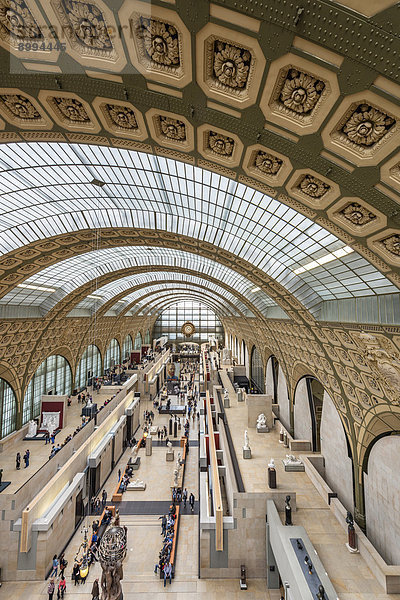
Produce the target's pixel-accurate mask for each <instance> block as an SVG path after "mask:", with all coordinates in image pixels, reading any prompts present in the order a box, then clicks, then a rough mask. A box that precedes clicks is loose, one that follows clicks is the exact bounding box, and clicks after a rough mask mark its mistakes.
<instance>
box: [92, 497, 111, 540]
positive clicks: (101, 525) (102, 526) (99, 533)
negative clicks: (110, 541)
mask: <svg viewBox="0 0 400 600" xmlns="http://www.w3.org/2000/svg"><path fill="white" fill-rule="evenodd" d="M106 510H110V511H111V513H112V516H113V517H115V506H106V507H105V508H104V510H103V512H102V513H101V515H100V519H99V528H98V530H97V536H98V538H99V541H100V539H101V536H102V535H103V533H104V531H105V529H106V527H107V525H106V524H105V523H103V519H104V516H105V514H106ZM92 545H93V542H92V536H91V538H90V544H89V548H91V547H92Z"/></svg>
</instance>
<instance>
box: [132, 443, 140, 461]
mask: <svg viewBox="0 0 400 600" xmlns="http://www.w3.org/2000/svg"><path fill="white" fill-rule="evenodd" d="M138 446H139V444H136V445H135V446H133V448H132V458H133V460H134V461H135V460H136V459H137V455H138V452H139V448H138Z"/></svg>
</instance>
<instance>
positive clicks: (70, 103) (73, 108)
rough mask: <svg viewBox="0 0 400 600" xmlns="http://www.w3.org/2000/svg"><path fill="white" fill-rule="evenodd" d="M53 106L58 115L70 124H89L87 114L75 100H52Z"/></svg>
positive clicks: (80, 103)
mask: <svg viewBox="0 0 400 600" xmlns="http://www.w3.org/2000/svg"><path fill="white" fill-rule="evenodd" d="M53 103H54V106H55V107H56V108H57V110H58V111H59V113H60V114H61V115H62V116H63V117H64V118H65V119H67V120H68V121H71V122H72V123H89V122H90V117H89V115H88V114H87V112H86V110H85V107H84V106H83V104H82V102H80V101H79V100H76V99H75V98H57V97H55V98H53Z"/></svg>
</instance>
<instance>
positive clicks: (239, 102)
mask: <svg viewBox="0 0 400 600" xmlns="http://www.w3.org/2000/svg"><path fill="white" fill-rule="evenodd" d="M235 33H236V34H235ZM196 49H197V56H198V64H196V78H197V82H198V84H199V85H200V87H201V88H202V90H203V91H204V93H205V94H206V95H207V98H209V99H210V98H212V99H214V100H218V101H220V102H223V103H224V104H228V105H230V106H234V107H236V108H239V109H244V108H247V107H248V106H251V105H252V104H255V102H256V101H257V94H258V91H259V86H260V82H261V80H262V77H263V72H264V68H265V63H266V61H265V56H264V54H263V52H262V50H261V48H260V45H259V43H258V42H257V40H255V39H254V38H252V37H250V36H248V35H244V34H242V33H240V34H239V33H237V32H233V31H231V30H230V29H227V28H225V27H221V26H219V25H216V24H215V23H208V24H207V25H206V26H205V27H203V29H201V30H200V32H199V33H198V34H197V37H196Z"/></svg>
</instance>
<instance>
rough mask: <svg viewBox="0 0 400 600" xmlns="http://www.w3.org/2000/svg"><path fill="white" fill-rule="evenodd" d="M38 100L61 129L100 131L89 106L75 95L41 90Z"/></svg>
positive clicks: (84, 131)
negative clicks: (48, 110)
mask: <svg viewBox="0 0 400 600" xmlns="http://www.w3.org/2000/svg"><path fill="white" fill-rule="evenodd" d="M39 99H40V100H41V102H43V103H46V104H47V106H48V107H49V109H50V111H51V113H52V115H53V118H54V120H55V121H56V122H57V123H58V124H59V125H61V126H62V127H65V128H66V129H70V130H72V131H75V132H76V131H82V132H83V133H87V132H91V133H97V132H98V131H99V130H100V126H99V124H98V122H97V120H96V118H95V116H94V113H93V111H92V109H91V107H90V105H89V104H88V103H87V102H85V101H84V100H81V98H79V96H77V95H76V94H73V93H71V92H62V91H60V92H54V91H50V90H41V92H40V93H39Z"/></svg>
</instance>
